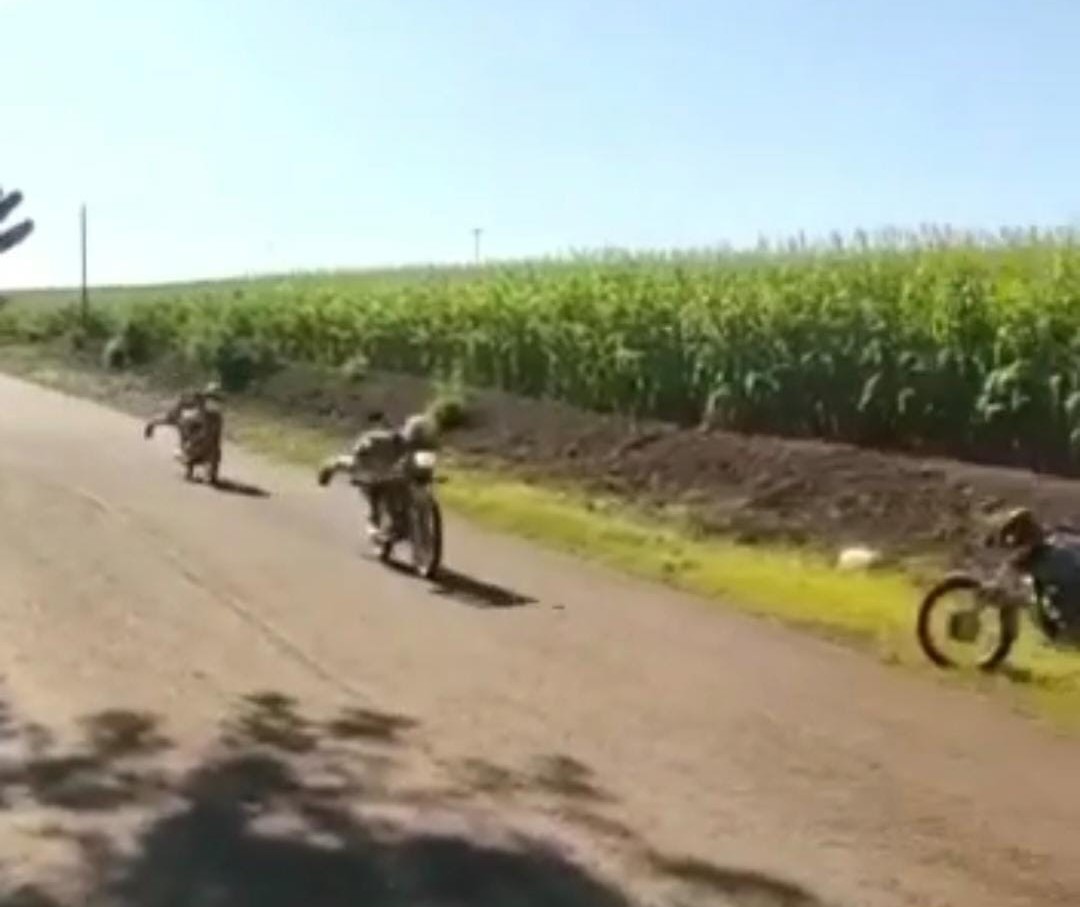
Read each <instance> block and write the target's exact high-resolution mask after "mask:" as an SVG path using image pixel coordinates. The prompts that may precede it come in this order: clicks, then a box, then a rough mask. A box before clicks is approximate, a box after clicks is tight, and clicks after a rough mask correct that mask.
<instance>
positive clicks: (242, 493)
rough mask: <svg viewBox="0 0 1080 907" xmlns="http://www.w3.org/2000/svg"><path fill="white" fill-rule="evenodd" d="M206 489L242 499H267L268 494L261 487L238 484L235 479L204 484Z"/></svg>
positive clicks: (244, 483)
mask: <svg viewBox="0 0 1080 907" xmlns="http://www.w3.org/2000/svg"><path fill="white" fill-rule="evenodd" d="M206 487H207V488H210V489H212V490H214V491H219V492H221V493H222V494H234V495H238V496H239V497H243V498H268V497H270V492H269V491H267V490H266V489H265V488H263V487H262V486H261V485H250V484H248V483H247V482H239V481H237V480H236V479H229V478H218V480H217V482H215V483H214V484H212V485H211V484H210V483H206Z"/></svg>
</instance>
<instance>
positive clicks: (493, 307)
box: [0, 234, 1080, 468]
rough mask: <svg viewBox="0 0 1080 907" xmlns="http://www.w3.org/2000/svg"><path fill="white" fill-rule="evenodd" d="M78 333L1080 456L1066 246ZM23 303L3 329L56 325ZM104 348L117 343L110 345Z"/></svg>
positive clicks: (496, 277) (663, 260)
mask: <svg viewBox="0 0 1080 907" xmlns="http://www.w3.org/2000/svg"><path fill="white" fill-rule="evenodd" d="M132 298H134V299H136V300H137V301H135V302H124V303H122V304H117V305H116V306H115V307H109V308H106V309H101V308H99V309H98V310H97V311H98V313H99V314H98V315H97V322H96V323H95V324H94V325H91V326H89V328H84V329H83V330H84V331H85V330H89V331H90V333H98V334H104V335H107V336H111V337H112V338H113V347H114V353H113V355H115V356H117V358H118V360H119V361H120V363H121V364H126V363H127V362H129V361H137V360H138V359H145V358H148V357H153V356H155V355H158V354H160V353H162V352H164V351H170V352H173V353H176V352H179V353H181V354H183V355H184V356H185V357H188V358H190V359H192V360H195V361H198V362H200V363H201V364H203V365H205V366H208V367H211V368H214V369H216V370H218V371H219V372H220V373H221V374H222V376H223V377H224V378H225V379H226V381H227V382H229V383H231V384H233V385H236V386H241V385H243V384H244V383H246V382H249V381H251V380H257V379H258V378H259V377H260V376H262V375H264V374H266V373H268V372H270V371H272V370H273V369H274V367H275V365H276V363H278V362H279V361H281V360H283V359H298V360H305V361H311V362H316V363H320V364H328V365H335V366H338V365H341V364H342V363H345V362H347V361H349V360H350V359H354V358H355V357H357V355H362V356H363V357H364V358H365V360H366V361H367V362H369V363H370V364H371V366H372V367H374V368H379V369H390V370H398V371H404V372H411V373H418V374H426V375H432V374H433V375H438V376H443V377H449V376H452V377H453V378H454V379H455V380H461V381H464V382H466V383H468V384H473V385H477V386H486V387H496V388H501V389H505V390H508V391H513V392H516V393H521V394H525V395H530V396H547V397H552V398H555V399H561V400H565V401H567V402H570V403H574V404H577V405H580V406H584V407H588V408H592V409H597V410H606V411H618V412H622V413H631V414H635V415H640V416H650V417H659V418H661V419H666V420H671V421H676V422H680V423H684V424H687V423H697V422H699V421H701V420H702V419H708V420H709V421H710V422H711V423H712V424H716V425H720V426H725V427H729V428H734V429H737V430H745V431H754V432H776V433H781V434H788V435H799V436H810V437H820V438H826V439H833V440H844V441H854V442H859V443H867V444H878V445H884V446H903V447H908V448H915V449H922V450H933V451H938V452H949V453H953V454H959V455H964V456H978V457H979V458H981V459H995V460H998V461H1002V462H1019V463H1023V464H1024V465H1038V466H1044V467H1056V468H1063V467H1067V466H1070V465H1071V464H1073V463H1074V462H1075V461H1076V459H1077V457H1078V456H1080V333H1078V331H1077V328H1078V327H1080V247H1078V246H1076V245H1074V244H1073V241H1072V238H1071V237H1070V236H1068V235H1053V236H1051V235H1042V236H1040V235H1030V234H1022V235H1016V236H1003V237H998V238H996V239H995V240H994V241H978V242H977V241H974V240H970V239H964V240H962V241H960V240H951V239H949V237H935V236H933V235H929V234H927V235H924V236H922V238H921V240H920V241H919V242H915V243H913V242H911V241H909V240H904V239H903V238H901V239H900V240H899V241H894V242H893V244H892V245H891V246H890V247H887V248H881V247H878V248H875V247H874V246H873V245H872V244H870V243H862V244H860V245H859V246H858V247H854V248H853V247H846V248H845V247H842V246H839V245H837V247H836V248H834V249H832V250H831V251H820V250H816V251H815V250H804V249H793V250H789V251H786V252H782V253H780V252H777V253H755V254H750V255H727V256H723V255H721V256H711V257H710V256H698V255H684V256H642V257H637V258H608V259H601V260H593V261H581V262H555V263H551V264H535V265H528V264H524V265H511V266H506V267H503V268H490V269H484V270H482V271H479V272H476V271H469V270H466V269H458V270H450V271H437V270H431V271H419V270H418V271H415V272H406V273H403V274H398V275H376V276H367V277H365V276H364V275H357V276H352V277H349V276H332V275H331V276H327V277H325V278H318V277H312V276H307V277H297V278H290V279H280V280H276V279H263V280H256V281H251V282H248V283H238V282H231V283H228V284H223V285H221V286H220V287H215V286H214V285H205V284H204V285H201V286H199V287H193V288H191V289H185V288H183V287H178V288H162V289H160V290H157V291H155V290H147V291H146V292H145V293H139V294H136V295H134V296H133V297H132ZM73 318H74V313H73V311H71V310H64V309H61V310H59V311H51V312H40V313H37V312H35V310H34V306H33V299H32V297H31V298H30V300H29V301H28V302H27V303H26V304H24V305H21V306H16V307H14V311H12V312H9V313H7V314H6V316H5V320H4V322H3V323H2V324H0V336H3V335H4V334H5V333H6V334H7V335H8V336H20V337H22V338H25V337H26V336H27V335H28V334H29V335H31V336H35V337H44V336H49V335H55V334H57V333H61V332H63V331H65V330H67V329H68V328H69V327H70V325H71V323H72V319H73ZM117 349H118V350H119V352H117V351H116V350H117Z"/></svg>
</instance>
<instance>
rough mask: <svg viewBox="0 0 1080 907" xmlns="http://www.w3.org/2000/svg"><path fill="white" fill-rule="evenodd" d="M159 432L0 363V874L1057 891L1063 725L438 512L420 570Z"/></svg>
mask: <svg viewBox="0 0 1080 907" xmlns="http://www.w3.org/2000/svg"><path fill="white" fill-rule="evenodd" d="M171 445H172V439H171V438H167V437H163V438H162V439H161V440H160V441H158V440H155V441H154V442H152V443H145V442H143V441H142V440H141V437H140V432H139V426H138V425H137V423H135V422H134V421H133V420H131V419H130V418H128V417H126V416H122V415H119V414H116V413H113V412H110V411H107V410H103V409H100V408H97V407H94V406H92V405H90V404H86V403H84V402H81V401H76V400H74V399H71V398H66V397H62V396H59V395H56V394H53V393H50V392H47V391H44V390H40V389H38V388H34V387H31V386H29V385H25V384H21V383H18V382H15V381H13V380H10V379H6V378H0V602H2V606H0V665H2V666H3V674H4V678H5V682H4V688H3V690H2V691H0V693H2V695H3V697H4V699H5V710H4V720H3V723H2V726H0V735H2V737H3V753H4V758H5V762H4V765H3V769H2V773H0V794H2V795H3V798H4V802H5V803H6V806H5V808H3V809H2V810H0V880H2V882H3V884H4V885H5V886H6V889H5V890H15V889H19V887H20V886H22V888H21V894H20V895H19V897H21V898H23V900H18V899H12V900H9V901H5V900H3V899H2V896H0V903H2V904H5V905H6V904H12V905H14V904H63V905H65V907H67V905H76V904H84V903H100V904H112V903H117V904H140V905H144V904H146V905H162V907H164V905H187V904H191V905H195V904H199V905H202V904H213V905H221V907H233V905H236V907H239V905H248V904H251V905H254V904H259V905H269V907H284V905H286V904H290V905H291V904H302V905H305V907H324V905H325V907H344V905H352V904H366V905H376V907H390V905H399V904H401V905H404V904H439V905H443V904H446V905H450V904H453V905H459V904H460V905H464V904H471V905H481V907H496V905H499V907H501V905H508V907H515V905H529V907H532V905H536V907H540V905H552V904H570V905H586V904H589V905H591V904H599V905H622V904H631V903H639V902H643V903H664V904H686V905H690V904H702V905H706V904H740V905H755V907H759V905H767V907H774V905H785V907H819V905H837V907H859V905H867V907H875V905H918V907H933V905H942V907H946V905H948V907H1005V905H1010V907H1011V905H1046V907H1051V905H1058V904H1060V905H1066V904H1068V905H1075V904H1077V903H1080V785H1078V784H1077V780H1076V779H1077V774H1076V766H1077V759H1078V757H1080V746H1078V745H1077V744H1076V743H1075V742H1070V741H1065V740H1059V739H1056V738H1054V737H1052V736H1051V735H1050V734H1048V733H1047V732H1045V731H1043V730H1041V729H1040V728H1038V727H1036V726H1034V725H1032V724H1029V723H1028V722H1026V721H1024V720H1023V719H1020V718H1017V717H1014V716H1012V715H1009V714H1005V713H1003V712H1001V711H1000V710H999V709H998V708H997V707H996V706H995V705H993V704H992V703H989V702H986V701H984V700H982V699H980V698H978V697H975V696H972V695H968V694H965V693H961V692H956V691H944V690H942V689H941V688H940V687H939V686H937V685H935V684H933V683H930V682H927V681H923V680H920V679H917V678H912V677H909V676H905V675H903V674H902V673H899V672H893V671H889V670H888V669H885V668H882V667H880V666H878V665H876V664H873V663H871V662H870V661H869V660H867V659H864V658H863V657H861V656H859V655H857V654H854V653H852V652H849V651H846V650H844V649H842V648H840V647H837V646H833V645H830V644H828V643H824V642H821V641H816V640H812V639H808V638H805V637H802V636H800V635H797V634H795V633H793V632H789V631H786V630H784V629H781V628H775V627H771V626H768V625H765V624H763V623H760V622H757V621H753V620H750V619H744V618H742V617H740V616H738V615H736V614H728V613H725V612H719V611H718V610H717V609H712V608H706V607H702V606H701V605H700V604H699V603H697V602H695V601H693V600H690V599H686V598H682V597H679V596H677V595H674V594H672V593H670V592H667V591H665V590H659V589H654V588H651V587H648V586H644V585H641V584H638V583H635V582H631V581H629V580H625V579H622V578H620V577H618V576H615V575H612V574H609V573H607V572H605V571H602V570H599V569H594V568H592V567H588V566H585V565H581V564H578V563H576V562H575V561H573V560H570V559H567V558H564V557H561V556H558V555H555V554H551V553H546V552H541V551H537V550H535V549H533V548H531V547H528V546H526V545H524V544H521V543H518V542H516V541H513V540H508V539H503V538H498V537H492V536H489V535H486V534H484V533H481V532H479V531H477V530H474V529H472V528H470V527H468V526H463V525H460V524H458V523H456V522H451V523H450V524H449V526H448V531H449V540H448V561H449V565H450V566H451V567H453V568H454V569H455V570H456V571H458V572H459V573H460V574H461V575H459V576H457V577H455V576H451V577H450V581H449V583H448V585H447V586H445V587H441V588H433V587H429V586H427V585H424V584H422V583H419V582H417V581H415V580H412V579H409V578H407V577H405V576H401V575H397V574H395V573H393V572H391V571H388V570H386V569H385V568H383V567H380V566H379V565H377V564H373V563H371V562H369V561H368V560H366V559H365V558H364V557H363V556H361V555H360V554H359V553H358V550H357V522H358V513H357V507H356V502H355V500H354V499H353V498H352V497H351V495H350V494H349V493H348V492H347V490H346V489H344V488H335V489H331V490H330V492H326V491H324V490H322V489H319V488H317V487H316V485H315V483H314V480H313V477H312V476H310V475H307V474H304V473H300V472H297V471H294V470H288V469H284V468H279V467H276V466H271V465H269V464H266V463H264V462H262V461H259V460H257V459H255V458H253V457H249V456H244V455H242V454H240V453H238V452H235V451H231V452H230V453H229V456H228V459H227V462H226V469H225V472H226V474H227V475H228V476H229V477H230V478H233V479H236V480H238V481H239V480H243V482H244V483H248V484H249V485H250V486H257V487H259V488H262V489H264V490H265V491H266V492H269V496H257V495H254V494H252V493H251V492H252V491H253V490H254V489H253V488H248V489H247V491H248V492H249V493H247V494H244V493H239V492H241V491H243V489H240V488H238V489H236V492H237V493H232V494H229V493H223V492H215V491H212V490H209V489H206V488H203V487H192V486H187V485H185V484H184V483H183V482H182V481H180V480H179V477H178V474H177V469H176V466H175V464H174V463H173V462H172V461H171V459H170V451H171ZM33 897H37V900H34V899H33Z"/></svg>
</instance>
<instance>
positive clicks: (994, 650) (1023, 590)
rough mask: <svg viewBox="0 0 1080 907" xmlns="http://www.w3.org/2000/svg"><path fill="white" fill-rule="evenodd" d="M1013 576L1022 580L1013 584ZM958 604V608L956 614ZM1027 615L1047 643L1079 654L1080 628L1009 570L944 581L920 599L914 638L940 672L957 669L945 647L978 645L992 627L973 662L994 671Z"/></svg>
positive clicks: (1029, 580)
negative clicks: (983, 575)
mask: <svg viewBox="0 0 1080 907" xmlns="http://www.w3.org/2000/svg"><path fill="white" fill-rule="evenodd" d="M1061 531H1063V532H1066V533H1068V534H1070V535H1074V534H1076V530H1075V529H1073V528H1072V527H1061ZM1010 575H1012V576H1013V577H1014V578H1015V579H1016V580H1018V581H1019V582H1018V583H1009V582H1008V577H1009V576H1010ZM1017 586H1018V587H1019V588H1017ZM962 599H966V600H962ZM955 605H959V607H958V608H956V610H952V609H953V607H954V606H955ZM1024 613H1026V614H1027V615H1028V616H1029V618H1030V619H1031V623H1033V624H1034V625H1035V627H1036V629H1037V630H1038V631H1039V632H1040V633H1042V635H1043V637H1044V638H1045V640H1046V642H1047V643H1048V644H1050V645H1051V646H1054V647H1055V648H1059V649H1065V650H1068V651H1074V652H1080V627H1077V626H1073V625H1071V624H1070V623H1069V621H1068V620H1067V619H1066V617H1065V615H1063V614H1062V613H1061V612H1060V611H1059V610H1058V609H1057V608H1055V607H1054V605H1053V603H1052V601H1051V597H1050V596H1049V595H1048V594H1047V590H1046V589H1044V588H1042V586H1041V584H1040V583H1038V582H1037V581H1036V580H1035V579H1034V578H1033V577H1031V576H1029V575H1027V574H1020V575H1018V576H1017V575H1016V574H1014V573H1012V571H1011V570H1010V569H1009V568H1007V567H1006V568H1005V569H1002V570H999V571H998V573H997V574H996V575H995V576H994V577H981V576H979V575H977V574H976V573H973V572H955V573H951V574H949V575H948V576H946V577H944V578H943V579H942V580H941V581H940V582H939V583H938V584H937V585H935V586H934V587H933V588H932V589H930V591H929V592H928V593H927V594H926V596H925V597H924V598H923V600H922V603H921V605H920V607H919V613H918V620H917V624H916V635H917V637H918V640H919V645H920V647H921V648H922V650H923V652H924V653H925V655H926V657H927V658H929V659H930V661H931V662H933V663H934V664H935V665H937V666H938V667H940V668H955V667H958V666H960V664H959V662H958V661H957V659H956V658H955V657H954V654H951V653H950V652H949V651H948V650H947V648H946V644H947V643H956V644H958V645H959V646H968V647H976V646H978V645H979V642H980V638H981V637H982V635H983V631H984V630H986V629H989V630H990V631H991V634H990V641H989V643H988V644H987V645H985V646H984V647H982V648H981V649H979V650H978V651H977V654H976V655H975V656H974V658H972V659H971V661H970V663H969V664H970V666H973V667H975V668H977V669H979V670H981V671H984V672H987V673H990V672H993V671H996V670H997V669H998V668H1000V667H1001V666H1002V665H1003V664H1004V662H1005V660H1006V659H1007V658H1008V657H1009V653H1010V652H1011V651H1012V649H1013V646H1015V644H1016V641H1017V639H1018V637H1019V635H1020V619H1021V616H1022V615H1023V614H1024ZM940 616H944V617H945V620H944V622H943V626H939V621H938V618H939V617H940Z"/></svg>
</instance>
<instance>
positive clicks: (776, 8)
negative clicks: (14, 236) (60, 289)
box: [0, 0, 1080, 286]
mask: <svg viewBox="0 0 1080 907" xmlns="http://www.w3.org/2000/svg"><path fill="white" fill-rule="evenodd" d="M0 36H2V47H3V55H4V59H3V61H2V63H3V70H4V75H3V85H4V93H3V97H2V101H0V111H2V113H3V117H4V119H3V122H2V125H0V185H2V186H3V187H4V188H7V189H10V188H16V187H17V188H21V189H23V190H24V192H25V193H26V202H25V203H24V206H23V213H24V214H26V215H32V216H33V217H34V218H35V219H36V221H37V224H38V230H37V232H36V233H35V234H34V235H33V236H32V237H31V238H30V239H29V240H28V241H27V242H26V243H25V244H24V245H23V246H22V247H20V248H19V249H18V250H17V251H13V252H11V253H9V254H7V255H5V256H4V257H3V258H2V259H0V286H2V285H7V286H19V285H40V284H67V283H72V282H74V281H75V280H76V279H77V276H78V260H77V232H76V226H77V209H78V205H79V202H80V201H82V200H83V199H85V200H86V201H87V203H88V204H89V206H90V217H91V279H92V280H93V281H95V282H100V281H122V282H136V281H148V280H160V279H181V278H189V277H204V276H217V275H227V274H236V273H248V272H265V271H280V270H289V269H296V268H305V269H306V268H319V267H361V266H369V265H380V264H394V263H404V262H416V261H459V260H462V259H467V258H469V257H470V256H471V252H472V237H471V233H470V230H471V228H472V227H473V226H474V225H479V226H483V227H485V228H486V230H487V233H486V235H485V238H484V250H485V253H486V254H488V255H490V256H493V257H507V256H521V255H533V254H545V253H552V252H558V251H565V250H567V249H571V248H583V247H596V246H603V245H618V246H623V247H627V246H630V247H639V246H655V247H676V246H687V245H710V244H714V243H718V242H722V241H727V242H733V243H736V244H742V243H752V242H753V241H754V239H755V238H756V236H757V235H758V234H762V233H764V234H767V235H770V236H777V235H787V234H791V233H794V232H796V231H798V230H800V229H803V230H806V231H807V232H808V233H811V234H821V233H827V232H828V231H830V230H832V229H840V230H844V231H847V230H851V229H854V228H856V227H860V226H862V227H869V228H873V227H876V226H883V225H916V224H918V223H920V222H926V221H935V222H948V223H952V224H956V225H963V226H998V225H1001V224H1025V225H1026V224H1031V223H1038V224H1043V225H1051V224H1053V225H1057V224H1062V223H1075V222H1077V220H1078V219H1080V116H1078V115H1077V111H1078V107H1077V99H1078V98H1080V2H1076V0H738V2H735V0H306V2H301V0H176V2H171V3H165V2H161V3H157V2H152V0H137V2H135V0H94V2H88V0H0Z"/></svg>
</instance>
